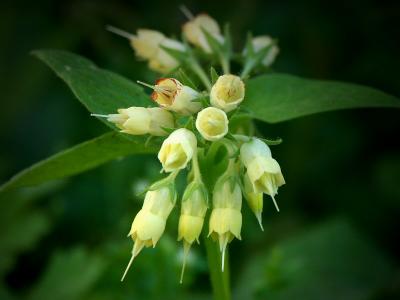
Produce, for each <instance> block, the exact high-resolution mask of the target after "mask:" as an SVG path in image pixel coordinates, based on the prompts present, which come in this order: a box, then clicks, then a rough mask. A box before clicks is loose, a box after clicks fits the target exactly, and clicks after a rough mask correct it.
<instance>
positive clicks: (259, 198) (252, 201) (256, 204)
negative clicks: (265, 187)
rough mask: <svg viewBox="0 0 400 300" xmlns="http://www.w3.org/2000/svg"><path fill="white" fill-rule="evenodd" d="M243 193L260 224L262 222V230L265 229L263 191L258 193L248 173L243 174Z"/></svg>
mask: <svg viewBox="0 0 400 300" xmlns="http://www.w3.org/2000/svg"><path fill="white" fill-rule="evenodd" d="M243 186H244V189H243V195H244V198H245V199H246V202H247V204H248V205H249V207H250V209H251V211H252V212H253V213H254V215H255V216H256V218H257V221H258V224H260V227H261V230H262V231H264V227H263V225H262V211H263V193H256V192H254V190H253V185H252V184H251V182H250V178H249V176H248V175H247V174H244V176H243Z"/></svg>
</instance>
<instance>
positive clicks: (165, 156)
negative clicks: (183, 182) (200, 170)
mask: <svg viewBox="0 0 400 300" xmlns="http://www.w3.org/2000/svg"><path fill="white" fill-rule="evenodd" d="M196 149H197V139H196V136H195V135H194V133H193V132H191V131H190V130H188V129H185V128H180V129H177V130H175V131H174V132H172V133H171V134H170V135H169V137H168V138H166V139H165V140H164V142H163V143H162V145H161V149H160V151H159V152H158V159H159V160H160V162H161V164H162V166H163V169H164V171H165V172H172V171H176V170H180V169H184V168H186V165H187V164H188V162H189V161H190V160H191V159H192V157H193V154H194V152H195V151H196Z"/></svg>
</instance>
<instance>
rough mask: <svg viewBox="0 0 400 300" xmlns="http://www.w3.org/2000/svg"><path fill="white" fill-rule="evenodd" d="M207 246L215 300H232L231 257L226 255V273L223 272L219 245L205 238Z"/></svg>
mask: <svg viewBox="0 0 400 300" xmlns="http://www.w3.org/2000/svg"><path fill="white" fill-rule="evenodd" d="M204 244H205V245H206V251H207V259H208V268H209V271H210V279H211V285H212V288H213V295H214V299H215V300H230V299H231V291H230V285H229V255H228V253H226V254H225V266H224V272H222V265H221V262H222V261H221V259H222V257H221V252H220V251H219V248H218V244H217V243H215V242H213V241H211V240H210V239H209V238H207V237H205V236H204Z"/></svg>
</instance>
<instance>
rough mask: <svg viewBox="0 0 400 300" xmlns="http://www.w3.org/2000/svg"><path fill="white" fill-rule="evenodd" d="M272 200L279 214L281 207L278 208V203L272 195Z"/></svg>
mask: <svg viewBox="0 0 400 300" xmlns="http://www.w3.org/2000/svg"><path fill="white" fill-rule="evenodd" d="M271 198H272V201H273V202H274V205H275V208H276V211H277V212H279V206H278V203H277V202H276V200H275V197H274V196H272V195H271Z"/></svg>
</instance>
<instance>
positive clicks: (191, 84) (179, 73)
mask: <svg viewBox="0 0 400 300" xmlns="http://www.w3.org/2000/svg"><path fill="white" fill-rule="evenodd" d="M176 76H177V77H178V78H179V81H180V82H181V83H182V84H183V85H186V86H188V87H190V88H192V89H194V90H196V91H198V90H199V88H198V86H197V85H196V84H195V83H194V82H193V80H192V79H191V78H190V77H189V76H188V74H187V73H186V72H185V71H184V70H183V69H182V68H179V69H178V71H177V72H176Z"/></svg>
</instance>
